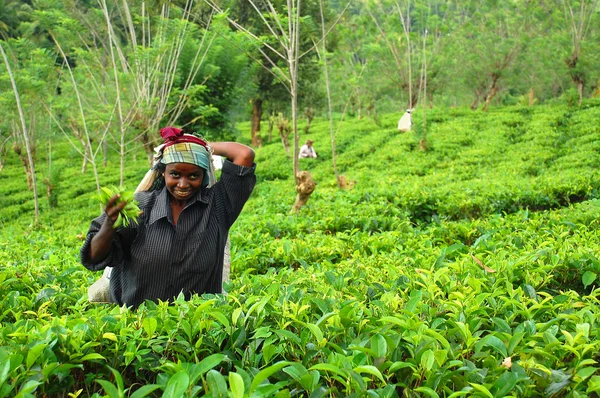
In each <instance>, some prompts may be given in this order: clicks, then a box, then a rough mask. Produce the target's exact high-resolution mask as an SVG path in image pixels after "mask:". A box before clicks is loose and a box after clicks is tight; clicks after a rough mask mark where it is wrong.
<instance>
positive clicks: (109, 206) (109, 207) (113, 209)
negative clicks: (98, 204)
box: [104, 195, 127, 225]
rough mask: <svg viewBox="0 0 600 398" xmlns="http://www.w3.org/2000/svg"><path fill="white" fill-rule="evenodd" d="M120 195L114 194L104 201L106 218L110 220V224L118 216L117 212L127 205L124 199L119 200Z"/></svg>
mask: <svg viewBox="0 0 600 398" xmlns="http://www.w3.org/2000/svg"><path fill="white" fill-rule="evenodd" d="M120 197H121V195H115V196H113V197H112V198H110V199H109V200H108V202H106V208H105V209H104V212H105V213H106V218H107V219H108V220H110V224H111V225H112V224H114V223H115V221H117V218H118V217H119V213H120V212H121V211H122V210H123V209H124V208H125V206H127V202H126V201H124V200H123V201H121V202H119V199H120Z"/></svg>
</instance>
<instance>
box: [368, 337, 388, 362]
mask: <svg viewBox="0 0 600 398" xmlns="http://www.w3.org/2000/svg"><path fill="white" fill-rule="evenodd" d="M371 349H372V350H373V352H374V355H375V357H376V358H383V357H385V356H386V354H387V342H386V341H385V338H384V337H383V336H382V335H380V334H375V335H373V336H372V337H371Z"/></svg>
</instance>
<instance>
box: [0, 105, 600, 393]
mask: <svg viewBox="0 0 600 398" xmlns="http://www.w3.org/2000/svg"><path fill="white" fill-rule="evenodd" d="M424 116H425V115H423V114H422V113H419V112H417V114H416V115H415V120H416V121H417V122H418V121H419V120H422V119H423V117H424ZM398 117H399V115H398V114H395V115H385V116H383V117H382V120H381V124H380V125H379V126H378V125H376V124H375V123H374V122H373V121H372V120H368V119H362V120H356V119H352V118H349V117H346V118H345V119H344V122H343V124H342V126H341V128H340V131H339V133H338V135H337V136H336V146H337V164H338V168H339V169H340V172H341V174H343V175H345V176H346V178H347V180H348V181H349V182H350V184H349V187H348V188H347V189H345V190H340V189H338V188H337V186H336V182H335V177H334V175H333V167H332V155H331V144H330V135H329V130H328V125H329V122H328V121H325V120H317V121H315V122H314V123H313V125H312V127H311V130H310V133H309V134H304V135H302V136H301V140H302V141H304V140H305V139H307V138H310V139H312V140H314V141H315V148H316V150H317V152H318V154H319V158H317V159H302V160H301V168H302V169H306V170H310V171H311V173H312V175H313V177H314V179H315V180H316V181H317V189H316V191H315V193H314V194H313V195H312V197H311V198H310V200H309V202H308V205H307V206H306V207H304V208H303V209H302V211H301V212H300V213H299V214H297V215H291V214H290V213H289V211H290V208H291V206H292V204H293V201H294V196H295V192H294V183H293V180H292V178H291V174H292V160H291V159H290V158H288V157H286V154H285V152H284V150H283V147H282V145H281V143H280V142H279V141H276V140H273V142H271V143H268V142H267V143H266V144H265V145H264V147H262V148H260V149H258V150H257V159H256V161H257V164H258V167H257V176H258V184H257V186H256V189H255V191H254V193H253V195H252V197H251V199H250V201H249V202H248V203H247V204H246V207H245V209H244V211H243V212H242V215H241V216H240V218H239V219H238V221H237V222H236V224H235V225H234V227H233V229H232V231H231V243H232V263H233V265H232V280H231V282H230V283H228V284H227V286H226V290H227V291H228V292H229V294H228V295H227V296H221V295H217V296H215V295H205V296H202V297H195V298H194V299H193V300H191V301H189V302H186V301H183V300H182V299H178V300H175V302H174V303H171V304H169V303H151V302H147V303H146V304H144V305H142V306H141V307H140V308H139V309H137V310H135V311H132V310H129V309H127V308H120V307H118V306H115V305H103V304H90V303H88V301H87V287H88V286H89V285H90V284H91V283H93V281H94V280H95V279H96V278H97V277H99V274H94V273H92V272H90V271H88V270H86V269H84V268H83V266H81V265H80V264H79V262H78V251H79V248H80V245H81V243H82V241H81V236H82V234H85V232H86V231H87V228H88V226H89V222H90V221H91V219H92V218H93V217H95V216H96V215H97V214H98V212H99V207H98V204H97V200H96V199H95V182H94V179H93V176H92V174H91V172H87V173H85V174H81V158H80V157H79V156H78V155H77V152H76V151H75V150H74V149H72V148H70V147H69V144H68V143H66V142H62V140H61V139H58V138H57V140H56V142H54V143H53V145H52V147H51V148H50V150H49V149H48V147H47V146H46V143H44V142H38V169H39V170H38V172H39V180H40V182H39V190H40V192H42V193H44V192H45V186H44V185H43V183H42V182H41V180H42V179H43V176H47V175H50V172H49V171H48V164H49V160H50V159H49V157H50V155H51V160H52V163H51V164H52V169H53V170H54V171H53V172H54V173H59V172H60V180H59V182H58V184H57V185H56V187H55V193H56V197H55V200H56V202H57V206H56V207H53V208H51V207H49V204H48V201H47V200H46V198H45V197H42V199H41V223H40V225H39V226H38V227H33V226H32V225H31V224H32V220H33V201H32V200H31V197H32V194H31V192H30V191H28V190H27V189H26V180H25V176H24V173H23V169H22V167H21V166H20V164H19V163H18V160H17V159H16V157H14V155H10V156H11V157H10V158H9V159H8V162H7V164H6V166H5V167H4V169H3V170H2V171H1V172H0V223H1V229H0V296H1V297H2V302H1V304H0V322H1V328H0V397H13V396H19V397H32V396H36V397H77V396H94V397H102V396H108V397H134V398H138V397H144V396H151V397H155V396H156V397H160V396H164V397H192V396H205V395H206V396H215V397H217V396H218V397H227V396H229V397H235V398H238V397H271V396H272V397H323V396H327V397H329V396H336V397H337V396H355V397H505V396H513V397H597V396H598V394H600V364H599V362H600V290H599V289H598V288H597V287H598V280H599V278H598V275H599V274H600V232H599V219H600V217H599V212H600V178H599V175H598V167H599V166H600V139H599V138H600V124H599V123H598V121H599V120H600V101H598V100H596V101H590V102H587V103H584V105H583V106H581V107H577V108H567V107H562V106H538V107H532V108H522V107H514V108H498V109H494V110H492V111H490V112H488V113H481V112H472V111H470V110H466V109H432V110H428V111H427V127H428V132H427V138H428V143H429V149H428V150H427V151H425V152H423V151H421V150H420V149H419V144H418V142H419V139H420V138H421V134H422V131H423V128H422V126H417V129H416V131H415V132H413V133H407V134H398V133H397V132H396V130H395V124H396V122H397V120H398ZM265 127H266V126H265ZM265 127H263V129H264V128H265ZM301 128H302V126H301ZM245 134H246V135H247V134H248V133H247V132H246V133H245ZM263 135H266V133H265V132H264V131H263ZM274 135H276V132H274ZM57 137H58V136H57ZM244 139H248V137H245V138H244ZM265 141H267V140H265ZM128 164H129V167H128V169H127V176H126V180H127V184H126V185H127V187H128V188H130V189H133V188H134V187H135V186H136V185H137V182H138V181H139V179H141V177H142V176H143V175H144V173H145V171H146V167H147V166H146V164H145V161H144V156H143V154H142V153H141V151H140V153H139V156H138V157H137V159H133V158H132V159H130V160H128ZM118 174H119V173H118V159H117V157H116V155H115V156H114V159H113V158H111V159H110V161H109V162H108V166H107V167H106V168H103V167H100V175H101V181H102V184H103V185H110V184H115V183H118Z"/></svg>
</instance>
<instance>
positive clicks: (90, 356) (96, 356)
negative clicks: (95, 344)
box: [80, 352, 106, 362]
mask: <svg viewBox="0 0 600 398" xmlns="http://www.w3.org/2000/svg"><path fill="white" fill-rule="evenodd" d="M93 359H104V360H106V358H104V357H103V356H102V355H100V354H98V353H96V352H94V353H91V354H87V355H84V356H83V357H81V359H80V361H81V362H83V361H91V360H93Z"/></svg>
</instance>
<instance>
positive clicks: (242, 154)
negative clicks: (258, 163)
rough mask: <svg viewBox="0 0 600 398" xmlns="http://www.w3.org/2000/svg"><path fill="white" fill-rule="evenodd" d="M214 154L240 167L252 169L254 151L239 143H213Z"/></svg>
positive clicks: (211, 144)
mask: <svg viewBox="0 0 600 398" xmlns="http://www.w3.org/2000/svg"><path fill="white" fill-rule="evenodd" d="M210 146H211V147H212V149H213V154H215V155H219V156H223V157H225V158H227V159H229V160H230V161H231V162H232V163H234V164H237V165H239V166H245V167H252V164H253V163H254V150H253V149H252V148H250V147H249V146H246V145H243V144H239V143H237V142H211V143H210Z"/></svg>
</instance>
